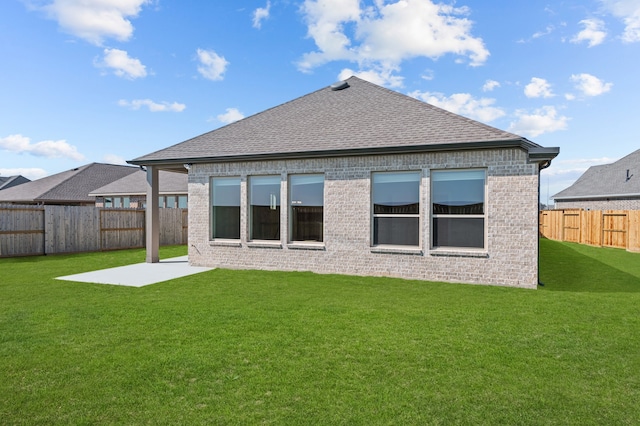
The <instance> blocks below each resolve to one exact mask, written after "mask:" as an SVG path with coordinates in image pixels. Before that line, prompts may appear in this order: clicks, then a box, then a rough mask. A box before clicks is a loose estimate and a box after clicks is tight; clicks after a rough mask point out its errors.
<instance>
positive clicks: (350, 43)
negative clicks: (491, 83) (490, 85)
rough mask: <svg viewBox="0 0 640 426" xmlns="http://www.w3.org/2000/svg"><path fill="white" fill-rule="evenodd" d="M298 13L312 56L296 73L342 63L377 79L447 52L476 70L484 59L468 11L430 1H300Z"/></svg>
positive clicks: (304, 58)
mask: <svg viewBox="0 0 640 426" xmlns="http://www.w3.org/2000/svg"><path fill="white" fill-rule="evenodd" d="M301 11H302V13H303V14H304V17H305V21H306V23H307V26H308V36H309V37H310V38H312V39H313V40H314V42H315V44H316V46H317V48H318V49H317V51H315V52H308V53H306V54H304V55H303V56H302V58H301V60H300V61H299V62H298V67H299V69H300V70H302V71H310V70H311V69H313V68H314V67H317V66H320V65H322V64H325V63H327V62H331V61H340V60H347V61H351V62H355V63H357V64H358V65H359V67H360V69H361V72H366V71H368V70H369V69H372V70H374V72H375V73H377V74H384V73H387V72H388V70H399V68H400V65H401V63H402V62H403V61H404V60H407V59H411V58H416V57H427V58H431V59H437V58H439V57H440V56H442V55H445V54H448V53H452V54H455V55H458V56H459V57H463V58H467V59H468V61H469V63H470V65H472V66H477V65H482V64H483V63H484V62H485V61H486V60H487V58H488V57H489V51H488V50H487V49H486V48H485V46H484V42H483V41H482V39H480V38H477V37H474V36H472V35H471V26H472V22H471V21H470V20H469V19H467V18H466V16H467V15H468V14H469V10H468V9H467V8H464V7H460V8H457V7H453V6H451V5H446V4H440V3H439V4H434V3H433V2H432V1H431V0H398V1H395V2H392V3H390V2H384V1H381V0H376V1H375V2H374V5H372V6H369V7H363V8H361V2H360V1H359V0H305V1H304V3H303V5H302V7H301Z"/></svg>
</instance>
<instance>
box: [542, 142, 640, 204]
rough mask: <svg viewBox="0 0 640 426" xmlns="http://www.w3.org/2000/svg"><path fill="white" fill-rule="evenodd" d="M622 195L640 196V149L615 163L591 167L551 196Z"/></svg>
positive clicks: (594, 196)
mask: <svg viewBox="0 0 640 426" xmlns="http://www.w3.org/2000/svg"><path fill="white" fill-rule="evenodd" d="M627 171H628V172H627ZM621 197H640V149H639V150H637V151H634V152H632V153H631V154H629V155H627V156H626V157H623V158H621V159H620V160H618V161H616V162H615V163H611V164H604V165H601V166H592V167H589V169H588V170H587V171H586V172H584V174H583V175H582V176H580V177H579V178H578V180H577V181H575V183H574V184H573V185H571V186H570V187H569V188H567V189H565V190H563V191H560V192H558V193H557V194H555V195H554V196H553V197H551V198H553V199H554V200H556V201H562V200H570V199H589V198H594V199H600V198H621Z"/></svg>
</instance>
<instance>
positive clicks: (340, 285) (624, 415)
mask: <svg viewBox="0 0 640 426" xmlns="http://www.w3.org/2000/svg"><path fill="white" fill-rule="evenodd" d="M541 244H542V251H541V262H542V274H541V279H542V281H543V282H544V283H545V286H544V287H541V288H540V289H539V290H537V291H534V290H522V289H511V288H500V287H487V286H472V285H456V284H443V283H431V282H421V281H406V280H398V279H390V278H362V277H350V276H337V275H315V274H311V273H281V272H260V271H229V270H214V271H210V272H206V273H202V274H198V275H193V276H190V277H185V278H182V279H177V280H173V281H168V282H165V283H160V284H155V285H151V286H148V287H143V288H128V287H119V286H107V285H93V284H83V283H73V282H67V281H58V280H54V279H53V278H54V277H57V276H61V275H69V274H74V273H79V272H84V271H89V270H95V269H101V268H105V267H110V266H116V265H122V264H127V263H135V262H142V261H143V260H144V252H143V251H141V250H134V251H120V252H109V253H92V254H81V255H71V256H50V257H32V258H17V259H0V423H1V424H10V425H12V424H29V425H31V424H64V425H67V424H189V425H191V424H278V425H280V424H313V425H316V424H325V425H336V424H344V425H358V424H361V425H371V424H420V425H422V424H447V425H448V424H501V425H502V424H505V425H506V424H510V425H513V424H523V425H524V424H526V425H530V424H541V425H542V424H544V425H548V424H563V425H568V424H576V425H589V424H592V425H604V424H606V425H612V424H621V425H624V424H628V425H633V424H638V423H639V422H640V402H639V401H640V338H638V336H639V333H640V254H632V253H627V252H625V251H623V250H615V249H611V250H609V249H599V248H592V247H586V246H579V245H574V244H568V243H558V242H553V241H547V240H543V241H542V242H541ZM185 252H186V248H185V247H169V248H163V249H161V256H162V257H171V256H177V255H182V254H184V253H185Z"/></svg>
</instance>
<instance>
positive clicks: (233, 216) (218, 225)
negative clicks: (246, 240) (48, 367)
mask: <svg viewBox="0 0 640 426" xmlns="http://www.w3.org/2000/svg"><path fill="white" fill-rule="evenodd" d="M211 192H212V196H211V199H212V202H211V203H212V208H211V215H212V220H211V222H212V226H211V228H212V230H211V236H212V238H214V239H216V238H229V239H239V238H240V178H239V177H220V178H213V179H212V180H211ZM185 198H186V197H185Z"/></svg>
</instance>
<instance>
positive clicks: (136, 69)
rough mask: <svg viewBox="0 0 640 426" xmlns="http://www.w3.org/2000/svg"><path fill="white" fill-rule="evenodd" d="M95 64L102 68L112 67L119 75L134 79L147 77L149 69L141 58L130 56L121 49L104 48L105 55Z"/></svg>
mask: <svg viewBox="0 0 640 426" xmlns="http://www.w3.org/2000/svg"><path fill="white" fill-rule="evenodd" d="M95 65H96V66H98V67H102V68H111V69H112V70H113V73H114V74H115V75H117V76H118V77H124V78H128V79H129V80H133V79H136V78H141V77H146V76H147V69H146V67H145V66H144V65H142V63H141V62H140V60H138V59H135V58H131V57H129V54H128V53H127V52H126V51H124V50H120V49H104V57H103V59H102V61H101V62H98V61H96V62H95Z"/></svg>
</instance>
